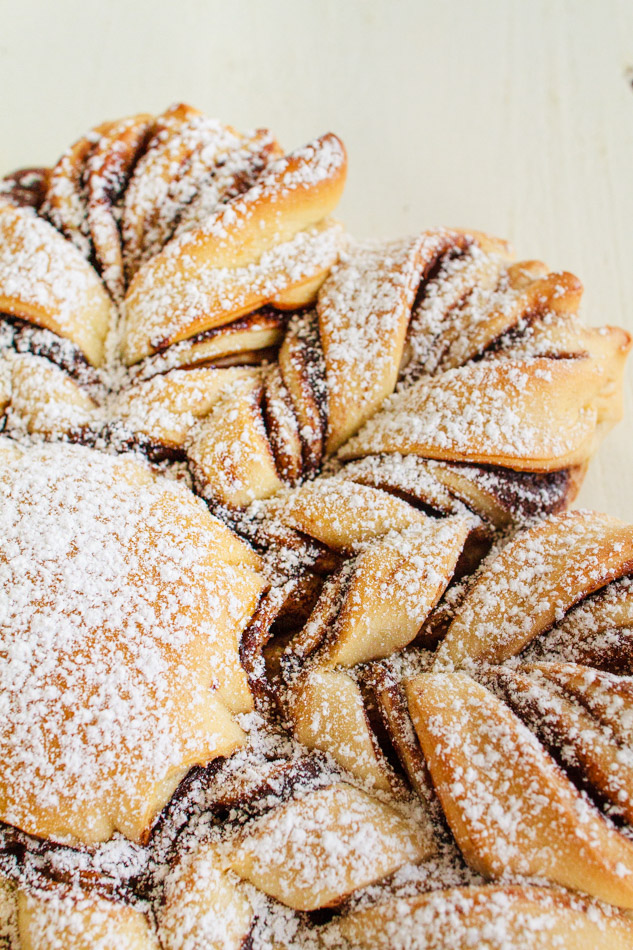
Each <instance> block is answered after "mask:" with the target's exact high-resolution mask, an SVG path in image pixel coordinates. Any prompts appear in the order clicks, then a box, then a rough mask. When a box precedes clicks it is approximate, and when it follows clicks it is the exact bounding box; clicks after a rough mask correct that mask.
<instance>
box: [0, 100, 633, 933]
mask: <svg viewBox="0 0 633 950" xmlns="http://www.w3.org/2000/svg"><path fill="white" fill-rule="evenodd" d="M345 174H346V155H345V149H344V147H343V145H342V143H341V142H340V140H339V139H338V138H337V137H336V136H334V135H332V134H328V135H324V136H322V137H321V138H319V139H316V140H314V141H313V142H312V143H310V144H308V145H307V146H305V147H303V148H299V149H297V150H295V151H294V152H291V153H289V154H284V152H283V150H282V149H281V147H280V146H279V144H278V143H277V141H276V140H275V138H274V136H273V135H272V134H271V133H270V132H268V131H267V130H255V131H252V132H249V133H246V134H242V133H239V132H237V131H236V130H235V129H233V128H231V127H230V126H225V125H222V124H221V123H219V122H217V121H215V120H210V119H208V118H207V117H206V116H203V115H202V114H201V113H200V112H198V111H197V110H195V109H192V108H191V107H189V106H185V105H178V106H174V107H172V108H170V109H168V110H167V111H166V112H165V113H164V114H162V115H160V116H157V117H154V116H150V115H145V114H143V115H138V116H134V117H131V118H128V119H122V120H117V121H114V122H107V123H104V124H103V125H101V126H98V127H97V128H96V129H94V130H92V131H91V132H89V133H88V134H87V135H86V136H85V137H84V138H82V139H80V140H79V141H78V142H77V143H75V144H74V145H73V146H71V147H70V148H69V149H68V151H67V152H66V153H65V154H64V155H63V156H62V158H61V159H60V161H59V162H58V164H57V165H56V166H55V167H54V168H53V169H31V170H28V169H27V170H23V171H21V172H18V173H15V174H14V175H11V176H7V178H6V179H4V181H3V183H2V184H1V185H0V412H1V413H2V425H3V434H2V436H0V491H1V493H2V501H1V503H0V518H1V520H2V530H1V531H0V570H1V571H2V573H3V585H2V586H3V592H4V593H3V597H2V608H1V609H2V621H1V631H2V634H1V636H2V639H1V643H0V679H1V680H2V689H1V691H0V697H1V700H0V701H1V703H2V712H3V715H2V717H1V722H0V758H1V759H2V763H3V765H2V769H1V770H0V822H1V824H0V874H1V875H2V878H0V884H1V894H0V910H1V913H0V939H1V940H4V941H5V942H6V943H7V945H8V946H10V947H15V948H18V947H23V948H31V947H33V948H41V950H44V948H53V947H60V948H62V947H63V948H68V950H75V948H77V950H79V948H84V947H86V948H87V947H101V948H111V947H117V948H139V950H146V948H162V950H178V948H191V950H194V948H218V950H220V948H221V950H241V948H243V950H246V948H247V947H252V948H254V950H269V948H274V950H282V948H291V947H296V948H306V950H308V948H309V950H317V948H337V947H340V948H353V947H359V948H360V947H370V946H371V947H374V946H377V947H383V946H384V947H385V948H387V947H389V948H402V950H405V948H420V950H422V948H438V950H439V948H447V950H462V948H464V950H465V948H467V947H472V946H478V947H486V948H491V950H511V948H523V947H526V948H529V947H534V948H536V947H539V948H549V947H577V948H585V947H586V948H601V947H605V948H619V947H627V948H628V947H633V924H631V912H632V911H633V833H632V832H631V822H632V821H633V744H632V737H631V717H632V716H633V639H631V630H632V629H633V582H632V581H631V575H632V574H633V527H631V526H628V525H624V524H622V523H621V522H619V521H617V520H616V519H613V518H610V517H608V516H606V515H601V514H599V513H595V512H586V511H567V508H568V507H569V505H570V504H571V502H572V501H573V499H574V497H575V495H576V492H577V490H578V488H579V486H580V483H581V481H582V477H583V474H584V471H585V469H586V466H587V464H588V462H589V459H590V457H591V455H592V453H593V451H594V450H595V448H596V445H597V442H598V440H599V438H600V437H601V435H602V434H603V433H604V432H605V431H606V430H608V429H609V428H610V427H611V426H612V425H613V424H614V423H615V422H617V420H618V419H619V417H620V414H621V380H622V372H623V367H624V362H625V359H626V355H627V352H628V350H629V349H630V345H631V340H630V338H629V336H628V334H626V333H625V331H623V330H620V329H618V328H614V327H602V328H599V329H593V328H590V327H587V326H585V325H584V324H583V323H582V322H581V320H580V318H579V317H578V307H579V303H580V297H581V293H582V287H581V285H580V282H579V281H578V279H577V278H576V277H575V276H574V275H572V274H569V273H567V272H562V271H561V272H550V271H549V270H548V268H547V267H546V266H545V265H544V264H542V263H540V262H538V261H523V262H519V263H516V262H514V260H513V258H512V255H511V252H510V250H509V248H508V246H507V245H506V243H505V242H503V241H500V240H498V239H495V238H491V237H489V236H487V235H483V234H481V233H479V232H475V231H461V230H458V229H439V228H438V229H431V230H427V231H424V232H422V233H421V234H420V235H417V236H414V237H411V238H407V239H403V240H398V241H383V242H375V243H365V244H361V243H358V242H355V241H353V240H352V239H351V238H349V236H347V235H346V234H345V232H344V230H343V228H342V226H341V225H340V224H339V223H338V222H337V221H336V220H335V219H333V218H332V217H331V215H332V212H333V211H334V209H335V207H336V204H337V202H338V200H339V198H340V196H341V193H342V189H343V185H344V181H345Z"/></svg>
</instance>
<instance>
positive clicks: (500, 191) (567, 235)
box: [0, 0, 633, 520]
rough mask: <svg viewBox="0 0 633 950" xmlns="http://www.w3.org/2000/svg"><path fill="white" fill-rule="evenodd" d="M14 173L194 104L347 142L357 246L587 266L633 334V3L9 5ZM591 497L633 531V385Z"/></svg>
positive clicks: (64, 0) (120, 0) (292, 140)
mask: <svg viewBox="0 0 633 950" xmlns="http://www.w3.org/2000/svg"><path fill="white" fill-rule="evenodd" d="M0 7H2V35H1V36H0V79H1V80H2V84H1V88H2V99H3V106H2V109H1V110H0V170H2V171H4V170H9V169H10V168H12V167H15V166H17V165H20V164H33V163H37V162H42V163H48V162H51V161H53V160H54V159H55V158H56V157H57V156H58V154H59V153H60V151H61V150H62V149H63V148H64V147H65V146H66V145H67V144H68V143H69V142H70V141H72V139H73V138H74V137H75V136H77V135H78V134H80V133H81V132H83V131H84V130H85V129H86V128H88V127H89V126H90V125H92V124H94V123H96V122H98V121H100V120H101V119H104V118H106V117H114V116H119V115H124V114H126V113H130V112H135V111H139V110H143V109H146V110H150V111H154V110H155V111H160V110H161V109H162V108H164V106H165V105H166V104H168V103H169V102H172V101H174V100H176V99H184V100H186V101H190V102H191V103H193V104H196V105H198V106H199V107H200V108H202V109H204V110H205V111H207V112H209V113H211V114H217V115H219V117H221V118H223V119H225V120H227V121H229V122H231V123H233V124H234V125H236V126H237V127H238V128H245V127H249V126H252V125H269V126H270V127H272V128H273V129H274V130H275V131H276V132H277V134H278V136H279V137H280V139H281V141H282V142H284V143H285V144H286V145H287V146H288V147H292V146H295V145H297V144H299V143H301V142H302V141H305V140H307V139H309V138H311V137H313V136H314V135H315V134H317V133H320V132H322V131H326V130H328V129H333V130H335V131H337V132H338V133H339V134H340V135H341V136H342V137H343V138H344V140H345V141H346V143H347V146H348V149H349V154H350V173H349V180H348V181H349V184H348V188H347V193H346V195H345V198H344V200H343V204H342V207H341V216H342V217H343V218H344V219H345V220H346V222H347V223H348V225H349V228H350V230H352V231H353V232H354V233H356V234H357V235H359V236H382V235H397V234H402V233H406V232H410V231H414V230H416V229H419V228H422V227H426V226H429V225H433V224H457V225H463V226H470V227H475V228H479V229H483V230H488V231H492V232H495V233H497V234H499V235H503V236H506V237H509V238H510V239H511V240H512V241H513V243H514V245H515V247H516V249H517V252H518V253H519V254H520V255H521V256H522V257H532V258H534V257H538V258H542V259H544V260H546V261H547V262H548V263H549V264H550V265H551V266H552V267H554V268H566V269H568V270H573V271H574V272H575V273H577V274H578V275H579V276H580V277H581V278H582V280H583V282H584V284H585V287H586V295H585V301H584V316H585V319H586V320H587V322H589V323H616V324H620V325H622V326H625V327H627V328H628V329H629V330H631V331H633V86H632V76H631V70H632V69H633V3H632V2H631V0H452V2H440V0H389V2H387V0H222V2H219V0H133V2H129V0H108V2H107V3H103V4H98V3H96V2H92V0H57V2H56V3H49V2H47V0H22V2H21V3H20V4H13V3H10V0H0ZM631 379H632V376H631V373H630V372H629V375H628V380H627V384H626V416H625V420H624V422H623V423H621V424H620V426H619V427H618V428H617V429H616V430H615V431H614V432H612V433H611V434H610V435H609V437H608V438H607V440H606V442H605V443H604V444H603V446H602V447H601V449H600V451H599V453H598V456H597V458H596V459H595V460H594V463H593V466H592V468H591V470H590V473H589V476H588V478H587V482H586V484H585V488H584V489H583V492H582V495H581V499H580V500H581V502H582V503H583V504H585V505H590V506H595V507H599V508H605V509H607V510H608V511H611V512H613V513H615V514H618V515H620V516H622V517H625V518H627V519H629V520H633V491H631V490H630V488H629V486H630V485H631V484H632V483H633V386H632V383H631Z"/></svg>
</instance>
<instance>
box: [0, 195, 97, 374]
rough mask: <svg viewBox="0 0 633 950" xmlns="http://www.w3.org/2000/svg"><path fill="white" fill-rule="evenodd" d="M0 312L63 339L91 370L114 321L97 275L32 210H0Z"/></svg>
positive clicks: (72, 248) (77, 253)
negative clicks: (69, 343) (24, 320)
mask: <svg viewBox="0 0 633 950" xmlns="http://www.w3.org/2000/svg"><path fill="white" fill-rule="evenodd" d="M0 310H1V311H2V312H3V313H8V314H11V315H13V316H16V317H23V318H24V319H26V320H30V321H31V322H32V323H35V324H37V325H38V326H42V327H46V328H47V329H49V330H53V331H54V332H55V333H57V334H59V335H60V336H62V337H68V339H70V340H72V341H73V343H76V344H77V345H78V346H79V348H80V349H81V350H82V352H83V353H84V355H85V356H86V358H87V359H88V360H89V361H90V363H92V364H93V365H95V366H98V365H100V364H101V363H102V362H103V358H104V343H105V338H106V335H107V333H108V330H109V328H110V324H111V321H112V320H113V308H112V303H111V301H110V298H109V296H108V294H107V292H106V290H105V288H104V286H103V284H102V283H101V281H100V280H99V276H98V274H97V273H96V272H95V271H94V269H93V268H92V267H91V266H90V264H89V263H88V262H87V261H86V260H84V258H83V257H82V256H81V254H80V252H79V251H78V250H77V248H75V247H73V245H72V244H71V243H69V242H68V241H65V240H64V239H63V237H61V235H60V234H59V233H58V231H56V230H55V228H53V227H52V226H51V225H50V224H48V223H47V222H46V221H44V220H42V218H38V217H36V215H34V214H33V212H32V211H25V210H23V209H21V208H12V207H8V206H7V207H0Z"/></svg>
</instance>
